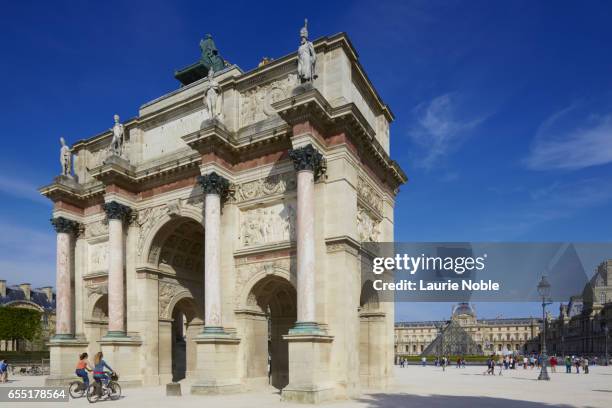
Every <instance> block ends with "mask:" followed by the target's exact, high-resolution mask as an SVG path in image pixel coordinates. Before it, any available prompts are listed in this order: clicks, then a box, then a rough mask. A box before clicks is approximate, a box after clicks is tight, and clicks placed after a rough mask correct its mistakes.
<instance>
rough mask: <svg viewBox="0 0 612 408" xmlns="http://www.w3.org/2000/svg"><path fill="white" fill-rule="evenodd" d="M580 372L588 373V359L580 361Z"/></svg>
mask: <svg viewBox="0 0 612 408" xmlns="http://www.w3.org/2000/svg"><path fill="white" fill-rule="evenodd" d="M582 371H583V372H584V373H585V374H588V373H589V358H588V357H585V358H583V359H582Z"/></svg>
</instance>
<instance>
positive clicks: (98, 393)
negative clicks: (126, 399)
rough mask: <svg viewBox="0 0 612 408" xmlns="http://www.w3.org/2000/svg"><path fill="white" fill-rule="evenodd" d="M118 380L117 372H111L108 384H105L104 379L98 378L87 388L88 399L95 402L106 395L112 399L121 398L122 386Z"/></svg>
mask: <svg viewBox="0 0 612 408" xmlns="http://www.w3.org/2000/svg"><path fill="white" fill-rule="evenodd" d="M118 380H119V375H118V374H117V373H110V380H109V381H108V384H104V383H103V381H102V380H100V379H97V378H96V379H95V381H94V382H93V384H91V385H90V386H89V388H88V389H87V401H89V402H90V403H92V404H93V403H95V402H98V401H100V400H101V399H102V398H104V397H106V398H108V399H110V400H111V401H115V400H118V399H119V398H121V386H120V385H119V383H118V382H117V381H118Z"/></svg>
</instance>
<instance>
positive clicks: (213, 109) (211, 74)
mask: <svg viewBox="0 0 612 408" xmlns="http://www.w3.org/2000/svg"><path fill="white" fill-rule="evenodd" d="M219 91H220V88H219V83H218V82H217V81H216V80H215V71H214V69H213V68H210V70H209V71H208V84H207V85H206V88H205V89H204V106H205V107H206V109H207V110H208V118H209V119H221V118H220V116H221V109H220V108H221V103H220V101H219V99H220V96H219V93H220V92H219Z"/></svg>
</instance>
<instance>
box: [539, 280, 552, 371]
mask: <svg viewBox="0 0 612 408" xmlns="http://www.w3.org/2000/svg"><path fill="white" fill-rule="evenodd" d="M538 293H539V294H540V297H542V370H541V371H540V375H539V376H538V380H544V381H548V380H550V377H549V376H548V370H547V369H546V365H547V363H548V356H547V355H546V306H547V305H550V302H547V300H548V299H549V297H550V283H549V282H548V279H546V275H542V279H540V283H538Z"/></svg>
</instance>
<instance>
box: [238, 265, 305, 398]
mask: <svg viewBox="0 0 612 408" xmlns="http://www.w3.org/2000/svg"><path fill="white" fill-rule="evenodd" d="M290 279H291V274H290V273H289V270H288V269H283V268H280V267H278V268H274V267H268V268H267V269H266V268H264V269H263V270H260V271H259V272H258V273H256V274H254V275H253V276H252V278H251V279H250V280H249V281H248V283H247V284H246V285H245V287H244V290H243V294H242V296H241V302H240V305H241V306H242V307H241V309H238V310H237V314H236V315H237V316H236V317H237V323H238V330H239V331H240V333H241V335H242V338H243V339H244V340H243V353H244V356H245V373H244V376H245V379H246V382H247V383H248V384H250V385H260V384H261V385H264V384H271V385H272V386H274V387H275V388H278V389H282V388H284V387H285V386H286V385H287V384H288V382H289V349H288V343H287V342H286V341H284V339H283V336H284V335H286V334H287V333H288V332H289V329H291V328H292V327H293V326H294V325H295V322H296V320H297V291H296V288H295V284H294V283H292V282H291V280H290Z"/></svg>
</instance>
